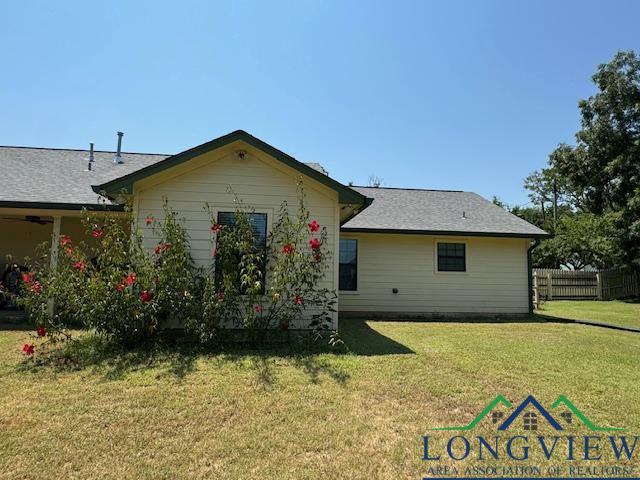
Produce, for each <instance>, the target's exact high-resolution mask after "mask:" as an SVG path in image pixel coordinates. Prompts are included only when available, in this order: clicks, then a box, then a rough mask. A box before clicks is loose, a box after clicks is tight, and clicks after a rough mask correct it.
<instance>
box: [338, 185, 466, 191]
mask: <svg viewBox="0 0 640 480" xmlns="http://www.w3.org/2000/svg"><path fill="white" fill-rule="evenodd" d="M349 186H350V187H355V188H371V189H373V190H382V189H385V190H413V191H419V192H453V193H473V192H466V191H464V190H447V189H442V188H406V187H371V186H369V185H349Z"/></svg>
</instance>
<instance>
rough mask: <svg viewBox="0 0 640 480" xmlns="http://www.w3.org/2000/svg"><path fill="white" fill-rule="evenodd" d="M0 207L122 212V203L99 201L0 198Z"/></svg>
mask: <svg viewBox="0 0 640 480" xmlns="http://www.w3.org/2000/svg"><path fill="white" fill-rule="evenodd" d="M0 208H25V209H40V210H82V209H86V210H92V211H99V210H105V211H108V212H122V211H124V205H114V204H109V203H105V204H100V203H60V202H15V201H11V200H0Z"/></svg>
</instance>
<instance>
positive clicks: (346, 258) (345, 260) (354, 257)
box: [339, 238, 358, 292]
mask: <svg viewBox="0 0 640 480" xmlns="http://www.w3.org/2000/svg"><path fill="white" fill-rule="evenodd" d="M339 277H340V280H339V289H340V290H342V291H352V292H355V291H357V290H358V240H354V239H350V238H343V239H340V275H339Z"/></svg>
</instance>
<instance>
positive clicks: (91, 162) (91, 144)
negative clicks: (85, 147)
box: [87, 142, 94, 172]
mask: <svg viewBox="0 0 640 480" xmlns="http://www.w3.org/2000/svg"><path fill="white" fill-rule="evenodd" d="M93 162H94V158H93V142H91V143H89V161H88V162H87V172H90V171H91V167H92V166H93Z"/></svg>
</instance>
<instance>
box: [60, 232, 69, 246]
mask: <svg viewBox="0 0 640 480" xmlns="http://www.w3.org/2000/svg"><path fill="white" fill-rule="evenodd" d="M70 243H71V237H70V236H69V235H63V236H62V238H61V239H60V245H62V246H63V247H65V246H67V245H69V244H70Z"/></svg>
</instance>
